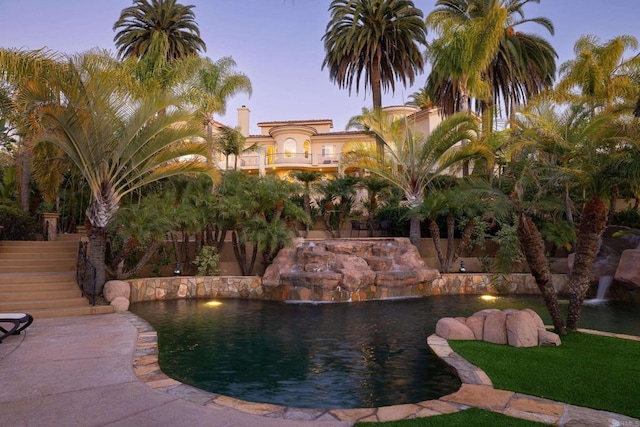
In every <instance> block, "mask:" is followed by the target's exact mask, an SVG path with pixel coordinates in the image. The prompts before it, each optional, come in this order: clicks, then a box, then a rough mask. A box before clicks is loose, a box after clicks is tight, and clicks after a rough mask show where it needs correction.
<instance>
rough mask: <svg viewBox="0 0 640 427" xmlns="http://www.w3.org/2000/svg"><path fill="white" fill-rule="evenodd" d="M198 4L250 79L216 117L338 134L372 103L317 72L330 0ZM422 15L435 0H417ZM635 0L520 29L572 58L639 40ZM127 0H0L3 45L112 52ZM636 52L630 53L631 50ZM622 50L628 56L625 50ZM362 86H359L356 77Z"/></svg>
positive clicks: (212, 40) (405, 93)
mask: <svg viewBox="0 0 640 427" xmlns="http://www.w3.org/2000/svg"><path fill="white" fill-rule="evenodd" d="M181 3H183V4H192V5H195V8H194V12H195V17H196V22H197V23H198V25H199V27H200V31H201V37H202V39H203V40H204V41H205V43H206V44H207V52H206V53H205V55H206V56H208V57H210V58H211V59H213V60H217V59H219V58H221V57H223V56H231V57H233V59H234V60H235V61H236V62H237V64H238V66H237V70H238V71H242V72H244V73H245V74H247V75H248V76H249V78H250V79H251V82H252V85H253V96H252V97H251V98H249V97H247V96H245V95H240V96H238V97H236V98H234V99H231V100H229V102H228V106H227V112H226V115H224V116H217V117H216V119H217V120H219V121H221V122H223V123H225V124H228V125H230V126H236V125H237V114H236V108H238V107H240V106H241V105H246V106H247V107H249V109H250V110H251V133H252V134H255V133H258V127H257V126H256V124H257V123H258V122H263V121H276V120H306V119H332V120H333V124H334V131H340V130H343V129H344V127H345V125H346V123H347V121H348V120H349V118H350V117H352V116H353V115H356V114H358V113H360V111H361V109H362V107H370V106H371V96H370V93H369V92H367V93H366V94H365V93H364V92H362V91H361V92H360V93H359V95H356V94H355V92H352V93H351V95H349V92H348V91H347V90H341V89H338V87H337V86H336V85H335V84H334V83H332V82H331V81H330V80H329V73H328V71H327V70H326V69H325V70H321V66H322V61H323V59H324V47H323V44H322V41H321V38H322V36H323V34H324V32H325V29H326V25H327V23H328V21H329V13H328V6H329V4H330V1H329V0H233V1H230V0H185V1H182V2H181ZM414 3H415V5H416V6H417V7H418V8H420V9H421V10H422V11H423V13H424V14H425V16H426V15H427V14H428V13H429V12H430V11H431V10H432V9H433V5H434V3H435V0H415V1H414ZM638 4H639V3H638V0H608V1H605V0H541V2H540V4H535V3H534V2H531V3H530V4H528V5H527V7H526V8H525V11H526V16H527V17H528V18H532V17H536V16H545V17H547V18H549V19H551V20H552V21H553V23H554V25H555V27H556V34H555V36H550V35H548V34H545V33H544V32H542V31H543V30H542V28H536V27H534V26H529V27H526V31H535V32H538V33H540V34H542V35H544V37H545V38H547V40H549V41H550V42H551V44H552V45H553V46H554V47H555V48H556V50H557V51H558V54H559V56H560V58H559V60H558V63H559V64H560V63H562V62H564V61H566V60H568V59H572V58H573V45H574V43H575V41H576V40H577V38H578V37H579V36H580V35H583V34H594V35H596V36H598V37H599V38H600V39H601V41H606V40H609V39H611V38H612V37H615V36H617V35H621V34H628V35H633V36H635V37H638V38H640V9H639V8H638ZM131 5H132V1H131V0H55V1H53V0H0V19H1V22H2V25H0V46H1V47H5V48H9V47H10V48H27V49H38V48H42V47H45V46H46V47H48V48H49V49H52V50H55V51H59V52H65V53H76V52H83V51H85V50H88V49H91V48H94V47H99V48H103V49H107V50H111V51H113V52H115V47H114V44H113V36H114V35H115V32H114V31H113V29H112V27H113V23H114V22H115V21H116V20H117V19H118V17H119V16H120V11H121V10H122V9H124V8H126V7H128V6H131ZM634 53H636V52H634ZM629 55H630V54H628V55H627V56H629ZM425 80H426V73H425V74H423V75H421V76H418V78H417V81H416V83H415V85H414V86H413V87H411V88H404V87H403V86H402V85H401V84H399V85H397V86H396V92H395V94H391V93H386V94H383V104H384V105H398V104H403V103H404V102H405V101H407V100H408V98H409V95H411V94H412V93H414V92H415V91H416V90H418V88H420V87H422V86H423V85H424V82H425ZM361 87H362V84H361Z"/></svg>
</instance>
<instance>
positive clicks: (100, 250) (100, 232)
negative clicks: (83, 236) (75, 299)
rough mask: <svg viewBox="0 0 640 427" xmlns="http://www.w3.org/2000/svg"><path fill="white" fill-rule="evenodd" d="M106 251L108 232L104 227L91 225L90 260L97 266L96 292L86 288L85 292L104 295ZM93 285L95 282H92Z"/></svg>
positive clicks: (96, 295) (95, 295)
mask: <svg viewBox="0 0 640 427" xmlns="http://www.w3.org/2000/svg"><path fill="white" fill-rule="evenodd" d="M105 251H106V234H105V229H104V228H102V227H96V226H93V225H92V226H91V228H90V229H89V262H91V264H93V266H94V267H95V271H96V275H95V279H94V280H95V292H94V290H93V289H85V290H84V291H85V293H87V294H90V295H93V296H94V297H98V296H100V295H102V289H104V283H105V268H104V255H105ZM91 287H93V284H91Z"/></svg>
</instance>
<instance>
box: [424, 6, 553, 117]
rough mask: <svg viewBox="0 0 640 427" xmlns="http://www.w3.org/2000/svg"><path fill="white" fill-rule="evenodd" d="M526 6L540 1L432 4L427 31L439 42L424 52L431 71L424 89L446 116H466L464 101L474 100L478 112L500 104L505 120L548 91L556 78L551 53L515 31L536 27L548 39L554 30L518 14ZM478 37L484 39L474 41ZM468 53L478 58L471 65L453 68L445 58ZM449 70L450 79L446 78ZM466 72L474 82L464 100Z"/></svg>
mask: <svg viewBox="0 0 640 427" xmlns="http://www.w3.org/2000/svg"><path fill="white" fill-rule="evenodd" d="M530 2H536V3H538V2H539V0H439V1H438V2H436V8H435V9H434V10H433V11H432V12H431V13H430V14H429V16H428V17H427V25H428V26H429V27H431V28H434V29H435V30H436V31H437V32H438V33H439V34H440V35H441V37H440V38H439V39H436V41H435V42H434V44H433V47H432V49H430V51H428V56H429V57H430V58H432V60H433V61H434V69H435V71H434V72H432V73H431V75H430V76H429V80H428V83H427V87H428V89H429V93H430V94H431V95H432V97H433V98H434V99H436V100H438V103H439V104H440V105H441V106H442V107H443V108H444V110H445V113H446V114H452V113H453V112H455V111H459V110H462V111H465V110H466V109H467V108H468V103H467V102H466V99H467V98H468V96H469V95H472V94H473V96H476V97H477V98H478V99H479V100H480V101H482V102H481V105H480V107H481V108H480V109H481V110H484V109H486V108H487V106H488V105H489V104H495V105H500V104H502V105H503V106H504V112H505V114H506V115H510V114H511V111H512V108H513V107H514V106H515V105H518V104H523V103H524V102H526V100H527V99H529V98H530V97H531V96H533V95H535V94H537V93H540V92H541V91H542V90H544V89H547V88H550V87H551V85H552V84H553V80H554V77H555V72H556V65H555V59H556V58H557V54H556V52H555V50H554V49H553V47H552V46H551V45H550V44H549V43H548V42H547V41H546V40H545V39H543V38H542V37H540V36H537V35H535V34H530V33H524V32H520V31H516V30H515V28H516V27H518V26H520V25H522V24H526V23H535V24H539V25H541V26H542V27H543V28H544V29H546V30H548V31H549V33H550V34H552V35H553V33H554V27H553V24H552V23H551V21H549V20H548V19H547V18H544V17H536V18H531V19H525V16H524V10H523V8H524V6H525V5H526V4H527V3H530ZM451 31H453V34H452V33H451ZM478 31H484V33H482V34H481V35H479V37H480V38H477V39H474V37H475V36H474V35H475V34H477V32H478ZM456 33H460V34H456ZM464 34H468V36H469V37H470V39H466V37H464ZM469 49H470V50H471V51H472V52H474V55H476V56H477V57H476V58H475V59H473V61H474V62H471V63H468V64H464V63H460V64H458V63H457V61H451V59H450V58H449V56H450V55H458V54H460V55H468V53H469ZM450 67H452V68H451V71H453V72H454V74H452V75H450V74H448V68H450ZM465 69H466V71H467V72H468V73H469V77H470V78H471V79H472V80H471V81H473V85H472V86H473V87H469V90H470V92H469V94H465V93H464V89H465V86H464V84H465V78H464V72H465ZM459 76H462V78H460V77H459ZM477 79H480V80H481V81H480V82H478V81H477ZM483 82H486V83H487V84H488V87H487V86H485V85H484V83H483ZM487 90H489V92H486V91H487ZM458 101H459V102H458Z"/></svg>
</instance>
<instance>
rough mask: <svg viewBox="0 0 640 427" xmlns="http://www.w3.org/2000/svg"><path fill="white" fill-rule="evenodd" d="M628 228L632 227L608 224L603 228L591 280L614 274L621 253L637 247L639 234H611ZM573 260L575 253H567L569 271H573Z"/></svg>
mask: <svg viewBox="0 0 640 427" xmlns="http://www.w3.org/2000/svg"><path fill="white" fill-rule="evenodd" d="M630 230H632V229H631V228H629V227H620V226H609V227H607V228H606V229H605V230H604V232H603V233H602V240H601V242H600V248H599V249H598V254H597V255H596V259H595V261H594V263H593V270H592V271H591V274H592V276H593V278H592V280H593V281H596V280H598V278H600V277H602V276H613V275H614V274H616V270H617V268H618V264H619V263H620V258H621V256H622V253H623V252H624V251H626V250H628V249H637V248H638V245H639V244H640V236H638V235H633V234H628V235H624V236H617V237H614V236H613V235H614V234H615V233H617V232H618V231H630ZM574 261H575V254H569V256H568V257H567V263H568V266H569V272H572V271H573V263H574Z"/></svg>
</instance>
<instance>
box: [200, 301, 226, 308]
mask: <svg viewBox="0 0 640 427" xmlns="http://www.w3.org/2000/svg"><path fill="white" fill-rule="evenodd" d="M204 305H206V306H207V307H218V306H221V305H222V303H221V302H220V301H209V302H207V303H205V304H204Z"/></svg>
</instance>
